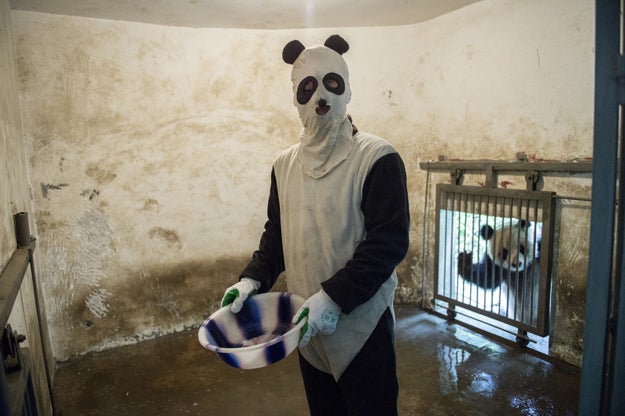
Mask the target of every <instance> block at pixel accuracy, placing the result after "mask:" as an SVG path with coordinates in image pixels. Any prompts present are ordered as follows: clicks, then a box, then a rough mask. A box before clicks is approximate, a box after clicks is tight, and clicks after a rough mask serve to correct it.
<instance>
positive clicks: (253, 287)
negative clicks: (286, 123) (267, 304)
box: [221, 277, 260, 313]
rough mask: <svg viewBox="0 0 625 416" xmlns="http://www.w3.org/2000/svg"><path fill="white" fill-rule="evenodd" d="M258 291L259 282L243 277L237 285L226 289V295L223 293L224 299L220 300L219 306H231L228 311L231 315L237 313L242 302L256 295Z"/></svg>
mask: <svg viewBox="0 0 625 416" xmlns="http://www.w3.org/2000/svg"><path fill="white" fill-rule="evenodd" d="M258 289H260V282H258V281H256V280H254V279H250V278H249V277H244V278H242V279H241V280H240V281H239V282H238V283H235V284H234V285H232V286H230V287H229V288H228V289H226V293H224V297H223V298H222V299H221V306H222V307H224V306H226V305H230V304H232V306H230V310H231V311H232V313H238V312H239V311H240V310H241V308H242V307H243V302H245V300H246V299H247V298H248V297H250V296H254V295H255V294H256V293H258Z"/></svg>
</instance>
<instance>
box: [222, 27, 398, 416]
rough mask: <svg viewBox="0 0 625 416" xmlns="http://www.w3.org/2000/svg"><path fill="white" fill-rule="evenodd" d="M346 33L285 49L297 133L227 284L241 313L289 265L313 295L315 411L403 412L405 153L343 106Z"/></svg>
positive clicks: (307, 377) (297, 283) (384, 415)
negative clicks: (253, 240)
mask: <svg viewBox="0 0 625 416" xmlns="http://www.w3.org/2000/svg"><path fill="white" fill-rule="evenodd" d="M348 49H349V45H348V44H347V42H346V41H345V40H344V39H343V38H341V37H340V36H338V35H333V36H331V37H329V38H328V39H327V40H326V42H325V44H324V45H319V46H313V47H309V48H305V47H304V45H303V44H302V43H301V42H299V41H297V40H294V41H291V42H289V43H288V44H287V45H286V46H285V47H284V49H283V52H282V57H283V60H284V61H285V62H286V63H288V64H292V65H293V67H292V72H291V81H292V83H293V93H294V104H295V106H296V107H297V110H298V112H299V116H300V119H301V121H302V124H303V131H302V134H301V137H300V142H299V143H298V144H296V145H294V146H292V147H290V148H289V149H287V150H285V151H283V152H282V153H281V154H280V155H279V156H278V157H277V159H276V161H275V162H274V165H273V169H272V172H271V186H270V192H269V202H268V208H267V215H268V219H267V222H266V224H265V228H264V232H263V233H262V236H261V239H260V244H259V248H258V250H256V251H255V252H254V253H253V256H252V260H251V261H250V263H249V264H248V265H247V266H246V267H245V269H244V270H243V272H242V273H241V275H240V277H239V282H238V283H236V284H235V285H233V286H231V287H229V288H228V289H226V293H225V295H224V298H223V300H222V305H228V304H231V310H232V311H233V312H234V313H237V312H238V311H239V310H240V309H241V307H242V304H243V302H244V301H245V300H246V299H247V298H248V297H249V296H251V295H253V294H254V293H256V292H267V291H269V290H270V288H271V287H272V285H273V284H274V282H275V281H276V279H277V277H278V275H279V274H280V273H281V272H283V271H286V280H287V286H288V290H289V291H290V292H293V293H297V294H299V295H301V296H303V297H305V298H307V300H306V302H305V303H304V305H303V306H302V308H300V310H299V311H297V313H296V314H295V317H294V322H299V320H301V319H307V323H306V325H305V326H304V328H303V329H302V335H301V338H300V344H299V349H298V350H299V361H300V370H301V374H302V378H303V381H304V387H305V390H306V396H307V401H308V405H309V408H310V412H311V415H313V416H317V415H319V416H332V415H337V416H338V415H359V416H362V415H380V416H391V415H396V414H397V396H398V382H397V376H396V364H395V351H394V314H393V298H394V291H395V288H396V286H397V276H396V272H395V268H396V266H397V265H398V264H399V262H400V261H401V260H402V259H403V258H404V257H405V255H406V252H407V249H408V232H409V221H410V218H409V207H408V195H407V189H406V172H405V167H404V163H403V161H402V159H401V157H400V156H399V154H398V153H397V151H396V150H395V149H394V148H393V147H392V146H391V145H390V144H389V143H388V142H387V141H385V140H383V139H381V138H379V137H376V136H373V135H371V134H367V133H364V132H359V131H358V130H357V129H356V127H355V126H354V125H353V124H352V122H351V118H350V117H349V115H348V114H347V104H348V103H349V101H350V98H351V89H350V84H349V72H348V68H347V64H346V62H345V60H344V59H343V57H342V54H343V53H345V52H347V50H348Z"/></svg>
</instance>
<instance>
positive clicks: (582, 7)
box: [11, 0, 594, 359]
mask: <svg viewBox="0 0 625 416" xmlns="http://www.w3.org/2000/svg"><path fill="white" fill-rule="evenodd" d="M11 14H12V19H13V25H14V27H15V32H16V35H17V36H16V47H17V54H18V78H19V81H20V93H21V100H22V113H23V119H24V130H25V136H26V139H27V143H28V146H29V149H30V150H29V157H30V159H29V164H30V166H31V169H32V176H31V179H32V183H33V189H34V191H33V194H34V198H35V201H36V206H37V213H36V223H37V232H38V234H39V238H40V241H41V255H42V257H43V259H44V260H43V261H44V265H43V267H42V270H41V276H42V279H43V281H44V287H45V293H46V302H47V308H48V315H49V318H50V322H51V328H50V331H51V337H52V345H53V348H54V352H55V357H56V358H57V359H66V358H68V357H70V356H72V355H74V354H80V353H84V352H86V351H90V350H94V349H101V348H108V347H112V346H115V345H120V344H123V343H129V342H136V341H137V340H140V339H143V338H146V337H151V336H155V335H159V334H163V333H167V332H171V331H174V330H179V329H182V328H184V327H190V326H194V325H197V324H199V322H200V321H201V319H202V317H203V316H205V315H206V314H207V313H209V312H211V311H213V310H215V309H216V307H217V305H218V301H219V300H220V298H221V295H222V292H223V289H224V288H225V287H226V286H227V285H229V284H230V283H231V282H233V281H234V280H235V279H236V276H237V275H238V273H239V271H240V270H241V268H242V267H243V266H244V265H245V263H246V262H247V260H248V259H249V257H250V255H251V252H252V250H253V249H254V248H255V247H256V245H257V241H258V237H259V235H260V232H261V230H262V225H263V223H264V220H265V205H266V197H267V191H268V185H269V173H270V169H271V162H272V160H273V158H274V157H275V155H276V154H277V153H278V152H279V151H280V150H282V149H284V148H286V147H287V146H289V145H290V144H291V143H295V142H296V141H297V138H298V133H299V129H300V124H299V120H298V118H297V112H296V110H295V108H294V107H293V105H292V95H291V85H290V81H289V73H290V67H289V66H288V65H286V64H284V63H283V62H282V61H281V58H280V56H281V50H282V47H283V45H284V44H285V43H286V42H288V41H289V40H291V39H294V38H299V39H300V40H301V41H302V42H303V43H304V44H306V45H310V44H313V43H322V42H323V41H324V40H325V38H326V37H327V36H328V35H330V34H332V33H340V34H341V35H342V36H344V37H345V38H346V39H347V40H348V41H349V43H350V45H351V49H350V51H349V52H348V53H347V54H346V55H345V58H346V60H347V61H348V64H349V65H350V70H351V82H352V90H353V98H352V103H351V104H350V106H349V111H350V113H351V114H352V115H353V117H354V121H355V124H356V125H357V126H358V127H359V128H360V129H361V130H364V131H368V132H371V133H374V134H377V135H380V136H382V137H385V138H387V139H388V140H389V141H391V142H392V143H393V144H394V145H395V146H396V147H397V148H398V150H399V151H400V153H401V154H402V156H403V158H404V160H405V162H406V166H407V169H408V174H409V186H410V194H411V205H412V214H413V215H412V223H413V225H412V233H411V234H412V235H411V237H412V244H411V249H410V253H409V256H408V257H407V259H406V260H405V261H404V263H403V264H402V265H401V266H400V269H399V271H400V288H399V290H398V300H399V301H404V302H407V301H415V300H417V299H419V298H420V287H421V283H420V279H421V270H422V269H423V262H422V251H423V237H422V230H423V207H424V190H425V173H424V172H423V171H421V170H420V169H419V162H420V161H424V160H432V159H436V158H437V156H438V155H440V154H446V155H447V156H448V157H450V158H462V159H478V158H480V159H481V158H504V159H512V158H514V155H515V153H516V152H519V151H525V152H527V153H528V154H530V155H532V156H533V157H536V158H537V159H540V158H542V159H572V158H576V157H586V156H591V154H592V94H593V89H592V83H593V59H594V57H593V44H594V37H593V36H594V35H593V33H594V31H593V30H594V29H593V7H592V3H591V2H589V1H587V0H573V1H571V0H550V1H540V0H529V1H517V0H484V1H481V2H478V3H475V4H473V5H471V6H469V7H466V8H463V9H460V10H458V11H455V12H453V13H450V14H448V15H445V16H442V17H440V18H437V19H434V20H431V21H428V22H425V23H422V24H418V25H411V26H400V27H375V28H341V29H315V30H312V29H311V30H297V31H296V30H276V31H261V30H234V29H189V28H179V27H168V26H157V25H148V24H139V23H129V22H120V21H110V20H97V19H89V18H80V17H67V16H58V15H49V14H43V13H33V12H23V11H15V10H14V11H12V13H11ZM516 186H519V187H524V183H519V184H516ZM587 190H588V186H587V185H586V184H583V183H582V184H576V185H574V186H573V189H572V191H573V192H577V191H579V192H586V191H587ZM565 269H566V268H565ZM430 270H431V268H430ZM584 273H585V270H584ZM576 290H578V291H580V290H581V291H583V290H584V287H577V286H576ZM577 325H578V326H579V323H578V324H577ZM578 341H579V340H575V342H578ZM566 354H567V353H566V352H565V353H563V354H561V355H566ZM570 355H571V356H572V357H573V358H575V353H572V354H570Z"/></svg>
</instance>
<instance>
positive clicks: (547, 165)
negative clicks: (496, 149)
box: [419, 160, 593, 174]
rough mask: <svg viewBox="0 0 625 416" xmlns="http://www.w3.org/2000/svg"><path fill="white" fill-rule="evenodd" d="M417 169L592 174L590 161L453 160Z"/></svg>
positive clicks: (421, 164) (424, 164) (431, 163)
mask: <svg viewBox="0 0 625 416" xmlns="http://www.w3.org/2000/svg"><path fill="white" fill-rule="evenodd" d="M419 168H421V169H423V170H426V169H427V170H431V171H450V172H456V171H458V170H459V171H462V172H463V173H476V172H486V171H488V170H493V171H495V172H498V173H518V174H525V173H527V172H534V171H536V172H541V173H543V174H584V173H592V171H593V169H592V168H593V163H592V161H587V160H583V161H579V162H506V161H501V160H453V161H447V160H446V161H425V162H421V163H419Z"/></svg>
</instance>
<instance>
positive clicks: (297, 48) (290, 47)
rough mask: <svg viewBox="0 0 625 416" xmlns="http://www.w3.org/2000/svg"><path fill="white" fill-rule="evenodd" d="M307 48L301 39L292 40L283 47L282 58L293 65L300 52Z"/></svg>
mask: <svg viewBox="0 0 625 416" xmlns="http://www.w3.org/2000/svg"><path fill="white" fill-rule="evenodd" d="M304 49H306V48H305V47H304V45H302V42H300V41H299V40H292V41H290V42H289V43H287V44H286V45H285V46H284V49H282V59H283V60H284V62H286V63H287V64H290V65H293V62H295V60H296V59H297V57H298V56H299V54H300V53H302V51H303V50H304Z"/></svg>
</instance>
